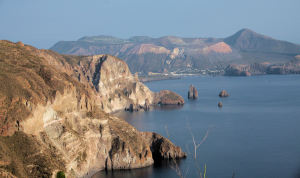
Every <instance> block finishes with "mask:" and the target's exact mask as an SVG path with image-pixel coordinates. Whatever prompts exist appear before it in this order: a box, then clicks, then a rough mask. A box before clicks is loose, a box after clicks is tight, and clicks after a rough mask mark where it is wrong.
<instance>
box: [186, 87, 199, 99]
mask: <svg viewBox="0 0 300 178" xmlns="http://www.w3.org/2000/svg"><path fill="white" fill-rule="evenodd" d="M197 98H198V91H197V89H196V88H195V87H194V86H193V85H190V88H189V91H188V99H197Z"/></svg>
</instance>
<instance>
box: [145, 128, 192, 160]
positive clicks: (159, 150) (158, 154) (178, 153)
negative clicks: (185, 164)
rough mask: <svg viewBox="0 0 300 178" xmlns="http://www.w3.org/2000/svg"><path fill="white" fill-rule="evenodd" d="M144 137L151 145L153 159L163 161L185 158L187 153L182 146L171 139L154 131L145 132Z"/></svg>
mask: <svg viewBox="0 0 300 178" xmlns="http://www.w3.org/2000/svg"><path fill="white" fill-rule="evenodd" d="M142 136H143V138H144V139H145V140H146V142H147V144H148V145H150V149H151V151H152V155H153V159H154V160H155V161H161V160H164V159H179V158H185V157H186V153H185V152H183V151H182V150H181V148H180V147H178V146H176V145H174V144H173V143H172V142H171V141H170V140H169V139H167V138H165V137H163V136H161V135H159V134H157V133H153V132H143V133H142Z"/></svg>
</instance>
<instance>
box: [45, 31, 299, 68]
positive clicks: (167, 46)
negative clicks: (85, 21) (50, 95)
mask: <svg viewBox="0 0 300 178" xmlns="http://www.w3.org/2000/svg"><path fill="white" fill-rule="evenodd" d="M85 38H87V37H85ZM90 38H91V39H90V40H89V42H87V41H70V42H58V43H56V44H55V45H54V46H53V47H51V48H50V49H51V50H54V51H57V52H59V53H63V54H73V55H94V54H99V53H101V54H102V53H104V54H111V55H114V56H118V57H120V58H122V59H124V60H125V61H126V62H127V63H128V65H129V68H130V70H131V71H133V72H139V73H142V74H147V73H148V72H154V73H178V74H184V73H201V71H203V70H206V71H218V72H219V73H221V72H222V71H223V70H224V69H226V67H227V66H228V65H230V64H253V63H265V62H268V63H270V64H284V63H287V62H290V61H292V60H293V59H294V57H295V56H297V55H299V54H300V45H298V44H293V43H290V42H287V41H282V40H276V39H274V38H271V37H269V36H266V35H262V34H259V33H256V32H254V31H252V30H250V29H247V28H245V29H242V30H239V31H238V32H236V33H234V34H233V35H231V36H228V37H225V38H182V37H178V36H163V37H159V38H151V37H148V36H136V37H131V38H128V39H120V38H115V37H111V36H94V37H90ZM97 39H100V40H98V41H97ZM109 39H111V41H107V40H109ZM140 47H142V50H137V49H140ZM159 49H161V50H159ZM141 51H143V52H141ZM158 51H160V52H158Z"/></svg>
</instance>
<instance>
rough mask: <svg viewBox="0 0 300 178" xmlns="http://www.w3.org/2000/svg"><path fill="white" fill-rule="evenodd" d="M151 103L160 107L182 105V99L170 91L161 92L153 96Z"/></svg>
mask: <svg viewBox="0 0 300 178" xmlns="http://www.w3.org/2000/svg"><path fill="white" fill-rule="evenodd" d="M153 103H154V104H161V105H183V104H184V99H183V98H182V97H181V96H180V95H178V94H176V93H174V92H172V91H169V90H162V91H160V92H159V93H156V94H155V96H154V101H153Z"/></svg>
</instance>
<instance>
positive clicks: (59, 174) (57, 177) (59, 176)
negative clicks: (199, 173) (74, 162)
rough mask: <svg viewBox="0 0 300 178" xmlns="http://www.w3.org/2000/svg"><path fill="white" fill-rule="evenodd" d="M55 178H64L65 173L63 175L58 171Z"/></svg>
mask: <svg viewBox="0 0 300 178" xmlns="http://www.w3.org/2000/svg"><path fill="white" fill-rule="evenodd" d="M56 178H66V176H65V173H64V172H63V171H59V172H58V173H57V174H56Z"/></svg>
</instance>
